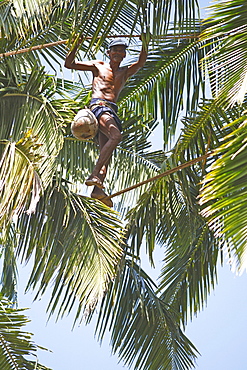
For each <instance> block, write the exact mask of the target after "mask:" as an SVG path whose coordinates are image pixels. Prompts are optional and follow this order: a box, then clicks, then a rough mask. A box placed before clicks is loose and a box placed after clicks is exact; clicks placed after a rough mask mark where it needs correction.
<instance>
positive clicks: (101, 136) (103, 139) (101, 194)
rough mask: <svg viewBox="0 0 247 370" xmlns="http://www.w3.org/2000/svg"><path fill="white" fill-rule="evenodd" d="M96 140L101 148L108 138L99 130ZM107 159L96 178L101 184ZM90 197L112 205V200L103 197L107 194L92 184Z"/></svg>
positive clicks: (105, 170) (105, 171) (109, 205)
mask: <svg viewBox="0 0 247 370" xmlns="http://www.w3.org/2000/svg"><path fill="white" fill-rule="evenodd" d="M98 140H99V147H100V149H101V148H103V146H104V145H105V144H106V142H107V141H108V138H107V137H106V136H105V135H104V134H102V132H99V137H98ZM109 161H110V160H108V162H107V163H106V165H105V166H103V167H102V168H101V170H100V173H99V175H98V178H99V179H100V181H101V182H102V184H103V182H104V179H105V177H106V173H107V167H108V164H109ZM91 197H92V198H95V199H99V200H101V201H102V202H103V203H104V204H106V205H107V206H108V207H113V203H112V200H111V199H106V200H104V199H103V198H106V197H107V194H106V193H105V192H104V191H103V190H102V189H100V188H99V187H98V186H94V188H93V191H92V193H91Z"/></svg>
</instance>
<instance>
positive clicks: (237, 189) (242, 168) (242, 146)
mask: <svg viewBox="0 0 247 370" xmlns="http://www.w3.org/2000/svg"><path fill="white" fill-rule="evenodd" d="M246 124H247V121H246V115H243V116H242V117H240V118H239V119H237V120H235V121H233V122H232V123H231V126H233V127H234V129H233V131H232V132H231V133H230V134H229V135H227V136H226V137H225V141H224V142H223V143H222V145H221V146H219V148H217V149H216V152H217V153H218V154H219V158H218V159H217V160H216V161H215V162H214V163H213V164H212V166H211V168H210V171H209V172H208V174H207V175H206V177H205V180H204V182H203V186H202V189H201V194H200V203H201V204H202V205H203V210H202V214H203V215H204V216H205V217H207V219H208V222H209V226H210V227H211V228H212V230H213V232H214V233H215V235H216V236H221V235H222V236H224V239H225V240H226V241H228V242H229V243H231V250H232V252H233V253H234V254H235V256H236V263H237V264H238V265H239V267H240V268H241V267H244V266H245V260H246V242H247V240H246V211H245V206H244V205H245V197H246V186H245V184H246V175H247V174H246ZM236 125H237V126H238V128H235V127H236Z"/></svg>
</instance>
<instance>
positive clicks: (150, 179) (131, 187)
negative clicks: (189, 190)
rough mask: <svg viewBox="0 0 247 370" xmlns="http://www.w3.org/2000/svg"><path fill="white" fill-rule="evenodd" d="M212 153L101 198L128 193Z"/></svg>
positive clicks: (199, 160) (211, 153) (201, 159)
mask: <svg viewBox="0 0 247 370" xmlns="http://www.w3.org/2000/svg"><path fill="white" fill-rule="evenodd" d="M211 155H212V156H213V155H214V153H213V152H210V153H207V154H204V155H202V156H201V157H197V158H194V159H192V160H191V161H188V162H186V163H183V164H180V165H179V166H177V167H174V168H172V169H171V170H167V171H165V172H162V173H160V174H159V175H156V176H154V177H150V178H149V179H147V180H144V181H142V182H139V183H138V184H135V185H132V186H129V187H128V188H125V189H122V190H120V191H118V192H117V193H114V194H111V195H109V196H107V197H104V198H101V200H106V199H111V198H114V197H116V196H118V195H121V194H123V193H127V192H128V191H130V190H133V189H136V188H138V187H139V186H142V185H145V184H148V183H149V182H152V181H155V180H158V179H160V178H162V177H165V176H168V175H170V174H172V173H174V172H177V171H179V170H182V169H183V168H186V167H189V166H191V165H192V164H194V163H197V162H201V161H203V160H204V159H206V158H208V157H209V156H211Z"/></svg>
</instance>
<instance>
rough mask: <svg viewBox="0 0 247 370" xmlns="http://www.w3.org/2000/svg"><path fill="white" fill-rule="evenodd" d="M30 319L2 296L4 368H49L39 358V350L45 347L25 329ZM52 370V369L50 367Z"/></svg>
mask: <svg viewBox="0 0 247 370" xmlns="http://www.w3.org/2000/svg"><path fill="white" fill-rule="evenodd" d="M28 322H29V320H28V319H27V317H26V316H24V315H23V310H21V309H15V308H12V307H11V302H9V301H8V300H7V299H6V298H3V297H2V296H1V297H0V367H1V369H4V370H32V369H34V368H35V369H37V370H49V369H48V368H47V367H45V366H43V365H41V364H39V363H38V361H37V360H35V361H32V360H28V359H27V358H26V357H29V356H30V355H31V356H34V357H36V358H37V354H36V352H37V350H38V349H42V350H44V349H45V348H43V347H40V346H37V345H36V344H35V343H34V342H33V341H32V334H31V333H28V332H26V331H23V326H25V325H26V324H27V323H28ZM50 370H51V369H50Z"/></svg>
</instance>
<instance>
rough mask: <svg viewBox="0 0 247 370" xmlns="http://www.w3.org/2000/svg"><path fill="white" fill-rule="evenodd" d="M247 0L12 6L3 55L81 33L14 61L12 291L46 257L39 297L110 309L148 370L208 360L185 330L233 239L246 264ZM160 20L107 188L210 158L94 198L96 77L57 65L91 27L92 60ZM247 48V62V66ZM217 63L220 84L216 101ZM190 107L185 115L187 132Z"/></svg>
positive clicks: (0, 73)
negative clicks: (91, 112)
mask: <svg viewBox="0 0 247 370" xmlns="http://www.w3.org/2000/svg"><path fill="white" fill-rule="evenodd" d="M181 4H182V5H181ZM245 8H246V5H245V4H244V1H243V0H241V1H238V2H237V4H236V5H235V4H232V5H230V4H229V2H222V5H216V6H215V9H214V15H213V19H212V20H210V22H209V23H208V24H207V23H206V24H203V25H202V23H201V21H200V16H199V13H198V4H197V1H196V0H195V1H191V0H190V1H188V0H186V1H183V2H181V1H179V0H177V1H172V0H170V1H166V2H163V1H160V0H159V1H158V0H155V1H153V2H152V3H149V2H148V1H144V2H143V1H136V2H131V1H121V0H120V1H115V2H108V1H104V0H100V1H97V2H95V1H90V2H84V1H82V0H77V1H69V0H67V1H56V2H53V1H52V2H50V1H49V2H48V1H44V0H39V1H36V2H32V1H31V0H29V1H23V2H22V1H18V2H17V1H14V0H3V1H1V4H0V14H1V18H0V22H1V28H0V29H1V37H2V38H1V41H0V51H1V52H2V53H6V51H14V50H19V49H21V48H28V47H30V48H32V47H33V46H35V45H41V44H44V43H47V42H56V41H58V40H64V39H67V38H68V37H69V39H68V43H67V47H65V46H64V45H63V44H57V43H56V44H54V46H53V47H52V48H44V49H40V50H38V51H37V50H34V49H30V51H29V52H28V53H23V54H14V55H12V56H9V57H8V56H3V57H2V59H1V64H0V84H1V90H0V91H1V95H0V109H1V116H0V117H1V118H0V119H1V125H0V138H1V140H0V148H1V166H0V199H1V203H0V214H1V219H0V227H1V233H0V238H1V248H2V251H3V252H2V255H3V261H4V263H3V271H2V293H3V294H4V295H5V296H7V297H8V298H9V299H12V300H13V299H14V297H15V295H16V292H15V283H16V280H17V268H16V259H17V258H19V259H20V260H21V261H29V260H30V261H31V262H30V263H32V272H31V274H30V278H29V281H28V285H27V289H29V288H33V289H35V291H36V297H40V296H42V295H43V294H44V293H46V294H49V292H50V303H49V312H50V314H56V315H57V316H60V317H62V316H63V315H64V314H65V313H69V312H70V311H71V310H72V308H73V307H76V308H77V313H76V317H75V321H76V320H79V321H80V320H82V319H83V317H85V316H86V318H87V322H90V321H91V319H92V317H93V315H94V313H95V310H96V308H98V309H99V310H100V315H99V318H98V323H97V327H96V332H97V335H98V338H99V339H100V340H102V338H103V337H104V334H105V331H106V329H107V328H110V330H111V343H112V347H113V352H114V353H117V354H118V356H119V358H120V359H122V360H123V362H124V363H125V364H126V365H127V366H130V365H132V364H133V366H134V368H135V369H150V370H156V369H171V370H173V369H189V368H191V367H193V364H194V360H195V357H196V353H197V351H196V349H195V347H194V346H193V344H192V343H191V342H190V341H189V339H188V338H187V337H186V336H185V335H184V333H183V328H184V326H185V325H186V322H187V320H188V317H192V316H193V315H194V313H197V312H198V311H200V310H201V308H202V307H203V304H204V302H205V301H206V299H207V295H208V294H209V293H210V291H211V289H213V288H214V284H215V281H216V277H217V269H216V268H217V261H218V259H219V256H220V253H221V251H222V244H226V245H228V246H229V253H233V254H236V256H237V260H238V261H239V263H240V264H241V258H242V257H243V256H244V246H245V239H246V238H245V234H244V231H243V230H244V228H243V225H244V222H245V217H244V214H245V213H244V210H243V209H242V208H243V199H244V198H243V197H244V195H243V194H244V190H245V188H244V176H245V175H244V171H243V168H244V148H245V147H242V145H241V144H242V142H243V140H244V138H245V134H244V131H245V130H244V128H245V121H246V118H245V115H244V113H243V112H244V101H243V104H242V107H239V106H238V105H236V103H235V102H236V101H237V100H238V99H239V97H240V96H244V94H243V92H245V91H244V86H245V85H244V82H245V75H246V74H245V64H244V60H245V59H244V56H245V49H246V48H245V35H244V32H243V31H244V27H245V24H244V15H245V14H246V9H245ZM235 14H237V15H238V16H236V17H235V18H234V15H235ZM232 19H234V22H230V20H232ZM241 22H242V23H241ZM222 24H223V25H224V27H225V28H224V30H225V31H221V28H220V27H222ZM146 29H150V32H151V35H152V44H151V47H150V52H149V57H148V61H147V63H146V65H145V67H144V68H143V70H141V71H140V72H139V73H138V74H136V75H135V76H134V77H133V78H131V79H130V81H129V82H128V84H127V86H126V88H125V89H124V90H123V91H122V94H121V96H120V99H119V107H120V116H121V117H122V118H123V119H124V139H123V142H122V143H121V146H120V147H119V149H118V150H117V151H116V153H115V154H114V156H113V158H112V163H111V166H110V171H109V178H108V182H107V184H106V185H107V190H109V191H112V193H115V192H118V191H119V190H121V189H123V188H126V187H128V186H130V185H133V184H135V183H139V182H141V181H143V180H146V179H148V178H150V177H152V176H155V175H157V174H159V173H160V172H163V171H165V170H169V169H173V168H174V167H176V166H177V165H179V164H184V163H185V164H186V163H188V161H190V160H192V159H195V158H197V157H200V156H202V155H205V157H204V161H198V162H197V163H196V164H193V165H190V166H187V165H186V167H185V168H184V169H182V170H181V171H178V172H175V173H173V174H170V175H168V176H166V177H162V178H160V179H159V180H156V181H153V182H151V183H148V184H145V186H142V187H138V188H137V189H136V190H135V191H131V192H126V193H124V194H122V195H120V196H118V198H117V201H116V202H115V210H111V209H109V208H108V207H106V206H104V205H103V204H101V203H100V202H98V201H96V200H93V199H91V198H89V197H87V196H86V193H85V189H84V187H83V185H82V184H83V181H84V178H85V177H86V176H87V175H88V174H89V172H90V170H91V168H92V166H93V161H94V160H95V156H96V151H97V148H96V145H95V143H94V142H90V141H89V142H78V141H77V140H75V139H74V138H73V137H72V136H71V134H70V131H69V123H70V122H71V121H72V119H73V116H74V114H75V112H76V111H77V110H78V109H79V108H80V107H81V106H83V105H86V104H87V102H88V100H89V98H90V87H89V86H87V84H86V83H85V79H80V81H79V82H70V81H67V80H65V79H64V78H61V77H59V76H58V73H57V70H59V68H61V66H62V64H63V60H64V58H65V55H66V53H67V51H68V48H69V47H71V44H72V43H73V42H72V40H73V38H74V36H75V35H77V34H78V32H79V33H80V34H81V35H83V37H84V39H85V40H84V41H85V42H84V43H83V44H82V47H81V50H80V55H78V57H80V56H82V57H90V58H92V57H94V55H95V54H96V53H97V52H98V51H101V52H103V53H104V50H105V45H106V43H107V41H108V35H116V34H127V35H131V34H137V33H140V31H142V30H144V31H145V30H146ZM203 30H204V32H203V33H202V36H201V37H200V38H199V37H198V35H199V34H200V33H201V32H202V31H203ZM160 35H167V36H166V38H162V37H161V36H160ZM181 35H186V37H185V38H183V37H182V36H181ZM135 40H136V39H135V38H134V37H133V38H132V39H131V45H132V46H133V50H132V51H131V52H132V56H133V57H135V55H136V52H135V45H136V43H137V42H136V41H135ZM232 41H234V42H232ZM236 50H241V58H240V60H239V68H238V71H235V69H233V68H232V65H233V63H235V62H234V60H233V58H234V53H235V52H236ZM229 51H230V53H229ZM226 56H227V57H226ZM202 61H203V63H202ZM222 61H224V62H222ZM200 63H202V64H203V66H205V68H204V70H201V69H200ZM44 64H45V65H46V69H47V68H50V69H51V70H52V71H53V75H50V74H49V73H48V72H46V71H45V69H44V67H43V65H44ZM54 66H55V67H54ZM208 70H209V82H210V86H211V91H212V97H211V98H210V99H207V100H206V88H205V81H206V76H207V71H208ZM239 81H240V83H241V85H238V83H239ZM240 93H241V94H242V95H241V94H240ZM242 100H243V99H242ZM185 101H186V104H185V103H184V102H185ZM233 104H234V105H233ZM181 111H183V113H184V117H185V118H184V119H183V125H184V128H183V131H182V134H181V135H180V136H179V138H178V139H177V140H176V141H175V144H174V141H173V140H174V136H175V135H176V133H177V128H178V127H179V125H180V120H179V115H180V114H181ZM157 124H159V125H163V132H164V136H163V148H161V150H159V151H155V152H150V151H148V149H149V148H150V135H151V133H152V132H153V131H154V129H155V127H156V126H157ZM209 152H210V153H211V152H212V155H211V156H210V157H209V159H208V160H206V156H207V155H208V153H209ZM234 158H237V159H238V158H239V159H241V161H233V160H232V159H234ZM222 163H223V164H224V168H223V166H222ZM219 164H220V166H219ZM210 165H212V167H210ZM223 169H227V171H223ZM233 169H234V170H235V169H236V171H233ZM235 174H236V175H235ZM226 183H227V184H229V187H228V188H226V187H225V188H224V189H222V184H226ZM202 184H203V185H202ZM212 191H213V194H212ZM240 191H241V195H240ZM226 194H227V197H226V196H225V195H226ZM198 197H200V198H199V199H200V201H199V202H198ZM116 211H117V213H116ZM239 212H241V214H242V215H243V216H242V218H241V222H242V223H241V224H240V225H239V224H238V222H239V218H237V221H236V214H239ZM236 231H237V233H236ZM145 245H146V251H147V254H148V257H149V260H150V264H151V265H154V260H153V252H154V249H155V248H156V247H157V246H159V247H161V248H163V250H164V265H163V268H162V271H161V274H160V278H159V281H158V285H156V284H155V282H154V281H153V280H152V279H151V278H150V277H149V276H148V274H147V273H145V271H144V270H143V269H142V267H141V250H142V249H144V247H145ZM52 282H54V283H53V285H52V284H51V283H52ZM9 368H11V364H10V365H9ZM12 368H13V367H12Z"/></svg>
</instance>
